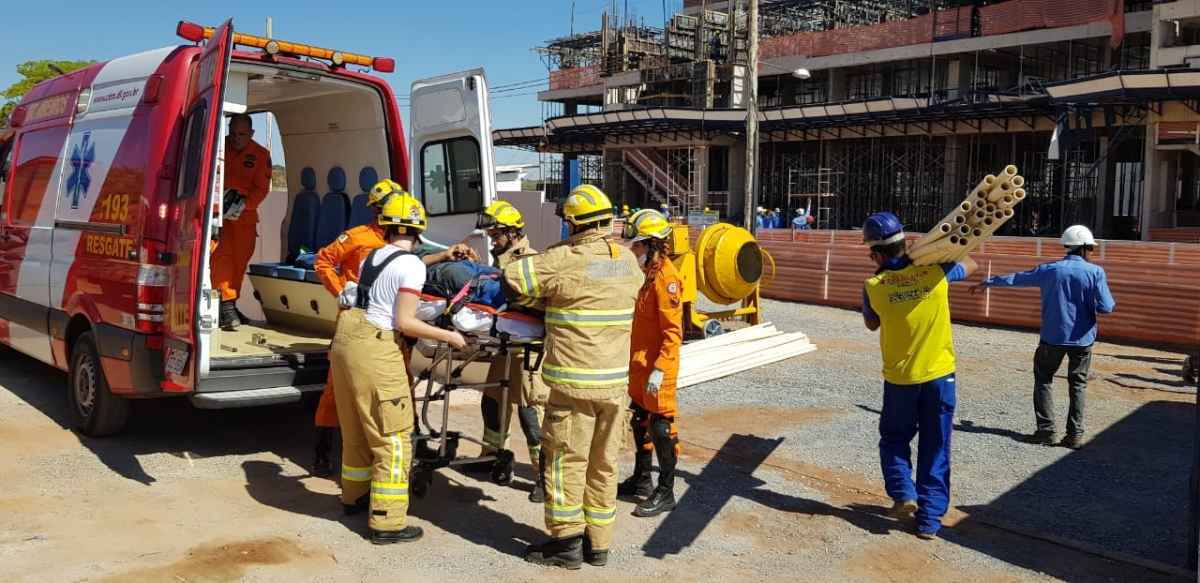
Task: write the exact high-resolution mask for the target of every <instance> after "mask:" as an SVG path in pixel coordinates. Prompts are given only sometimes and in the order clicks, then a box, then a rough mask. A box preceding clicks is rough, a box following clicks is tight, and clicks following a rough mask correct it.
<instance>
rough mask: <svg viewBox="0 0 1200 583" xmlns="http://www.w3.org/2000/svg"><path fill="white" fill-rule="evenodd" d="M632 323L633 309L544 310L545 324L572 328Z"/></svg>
mask: <svg viewBox="0 0 1200 583" xmlns="http://www.w3.org/2000/svg"><path fill="white" fill-rule="evenodd" d="M631 322H633V308H629V309H625V310H567V309H564V308H546V323H547V324H557V325H559V326H569V327H572V328H600V327H604V326H620V325H623V324H629V323H631Z"/></svg>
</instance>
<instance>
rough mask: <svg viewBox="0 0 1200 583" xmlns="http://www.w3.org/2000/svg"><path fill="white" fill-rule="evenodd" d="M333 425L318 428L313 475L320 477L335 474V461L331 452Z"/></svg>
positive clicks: (314, 449)
mask: <svg viewBox="0 0 1200 583" xmlns="http://www.w3.org/2000/svg"><path fill="white" fill-rule="evenodd" d="M334 431H335V429H334V428H332V427H318V428H317V443H316V444H315V447H314V448H313V465H312V475H314V476H317V477H318V478H328V477H329V476H331V475H333V461H332V459H331V457H330V454H331V453H332V452H333V432H334Z"/></svg>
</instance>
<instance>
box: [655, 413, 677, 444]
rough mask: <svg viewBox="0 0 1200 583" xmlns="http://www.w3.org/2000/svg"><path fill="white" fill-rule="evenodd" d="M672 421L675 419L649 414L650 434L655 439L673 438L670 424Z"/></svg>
mask: <svg viewBox="0 0 1200 583" xmlns="http://www.w3.org/2000/svg"><path fill="white" fill-rule="evenodd" d="M674 422H675V420H674V419H672V418H670V417H663V416H661V415H651V416H650V435H652V436H653V437H654V439H655V440H656V441H657V440H660V439H661V440H664V441H666V440H673V439H674V438H673V437H672V435H671V425H673V424H674Z"/></svg>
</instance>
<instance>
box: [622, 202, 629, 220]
mask: <svg viewBox="0 0 1200 583" xmlns="http://www.w3.org/2000/svg"><path fill="white" fill-rule="evenodd" d="M621 218H623V219H624V218H629V205H627V204H623V205H621Z"/></svg>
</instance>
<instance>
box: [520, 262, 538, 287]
mask: <svg viewBox="0 0 1200 583" xmlns="http://www.w3.org/2000/svg"><path fill="white" fill-rule="evenodd" d="M517 273H518V274H519V275H520V276H521V277H520V279H519V280H518V281H517V286H518V287H519V288H520V289H519V290H518V291H520V292H521V294H522V295H526V296H532V297H537V295H538V280H537V271H536V270H534V268H533V263H532V262H531V261H530V258H529V257H526V258H524V259H522V260H521V261H520V262H519V263H517Z"/></svg>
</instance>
